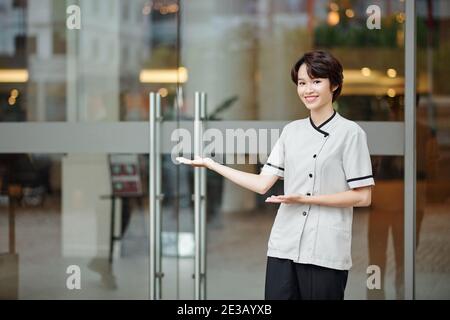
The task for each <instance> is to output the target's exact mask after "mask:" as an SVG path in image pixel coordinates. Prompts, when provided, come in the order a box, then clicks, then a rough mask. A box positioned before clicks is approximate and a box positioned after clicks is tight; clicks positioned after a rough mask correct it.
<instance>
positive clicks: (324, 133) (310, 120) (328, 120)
mask: <svg viewBox="0 0 450 320" xmlns="http://www.w3.org/2000/svg"><path fill="white" fill-rule="evenodd" d="M335 115H336V110H334V109H333V115H332V116H331V117H329V118H328V119H327V120H325V122H323V123H322V124H321V125H320V126H316V125H315V124H314V122H313V121H312V119H311V116H309V122H310V123H311V125H312V127H313V128H314V129H316V130H317V131H319V132H320V133H321V134H323V135H325V137H326V136H328V135H329V133H328V132H325V131H323V130H320V128H322V127H323V126H324V125H326V124H327V123H328V122H330V121H331V120H332V119H333V118H334V116H335Z"/></svg>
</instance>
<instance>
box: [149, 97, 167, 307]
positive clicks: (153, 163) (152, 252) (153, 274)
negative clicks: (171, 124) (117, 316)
mask: <svg viewBox="0 0 450 320" xmlns="http://www.w3.org/2000/svg"><path fill="white" fill-rule="evenodd" d="M149 98H150V99H149V103H150V105H149V131H150V135H149V175H148V176H149V184H148V185H149V194H148V197H149V208H150V218H149V258H150V270H149V273H150V277H149V279H150V281H149V297H150V299H151V300H159V299H161V298H162V277H163V276H164V274H163V273H162V264H161V200H162V197H163V195H162V194H161V128H160V123H161V121H162V117H161V96H160V95H159V94H155V93H154V92H150V96H149Z"/></svg>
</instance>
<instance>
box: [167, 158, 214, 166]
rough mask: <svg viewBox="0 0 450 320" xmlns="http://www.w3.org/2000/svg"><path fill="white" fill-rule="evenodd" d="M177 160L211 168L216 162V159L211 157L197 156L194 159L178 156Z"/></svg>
mask: <svg viewBox="0 0 450 320" xmlns="http://www.w3.org/2000/svg"><path fill="white" fill-rule="evenodd" d="M175 160H177V161H178V162H179V163H183V164H188V165H191V166H193V167H204V168H208V169H211V166H212V164H213V163H214V160H213V159H211V158H200V157H196V158H195V159H194V160H191V159H187V158H184V157H177V158H176V159H175Z"/></svg>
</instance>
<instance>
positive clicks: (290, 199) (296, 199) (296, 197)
mask: <svg viewBox="0 0 450 320" xmlns="http://www.w3.org/2000/svg"><path fill="white" fill-rule="evenodd" d="M305 201H306V196H305V195H302V194H291V195H283V196H270V197H268V198H267V199H266V202H270V203H288V204H292V203H306V202H305Z"/></svg>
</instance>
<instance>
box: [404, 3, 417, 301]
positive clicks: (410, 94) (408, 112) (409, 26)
mask: <svg viewBox="0 0 450 320" xmlns="http://www.w3.org/2000/svg"><path fill="white" fill-rule="evenodd" d="M405 12H406V20H405V83H406V84H407V85H405V156H404V158H403V159H404V168H405V181H404V188H405V190H404V203H405V206H404V208H405V210H404V218H405V219H404V221H405V224H404V252H405V254H404V268H405V279H404V281H405V300H413V299H415V274H414V267H415V254H416V148H415V146H416V3H415V1H405Z"/></svg>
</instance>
